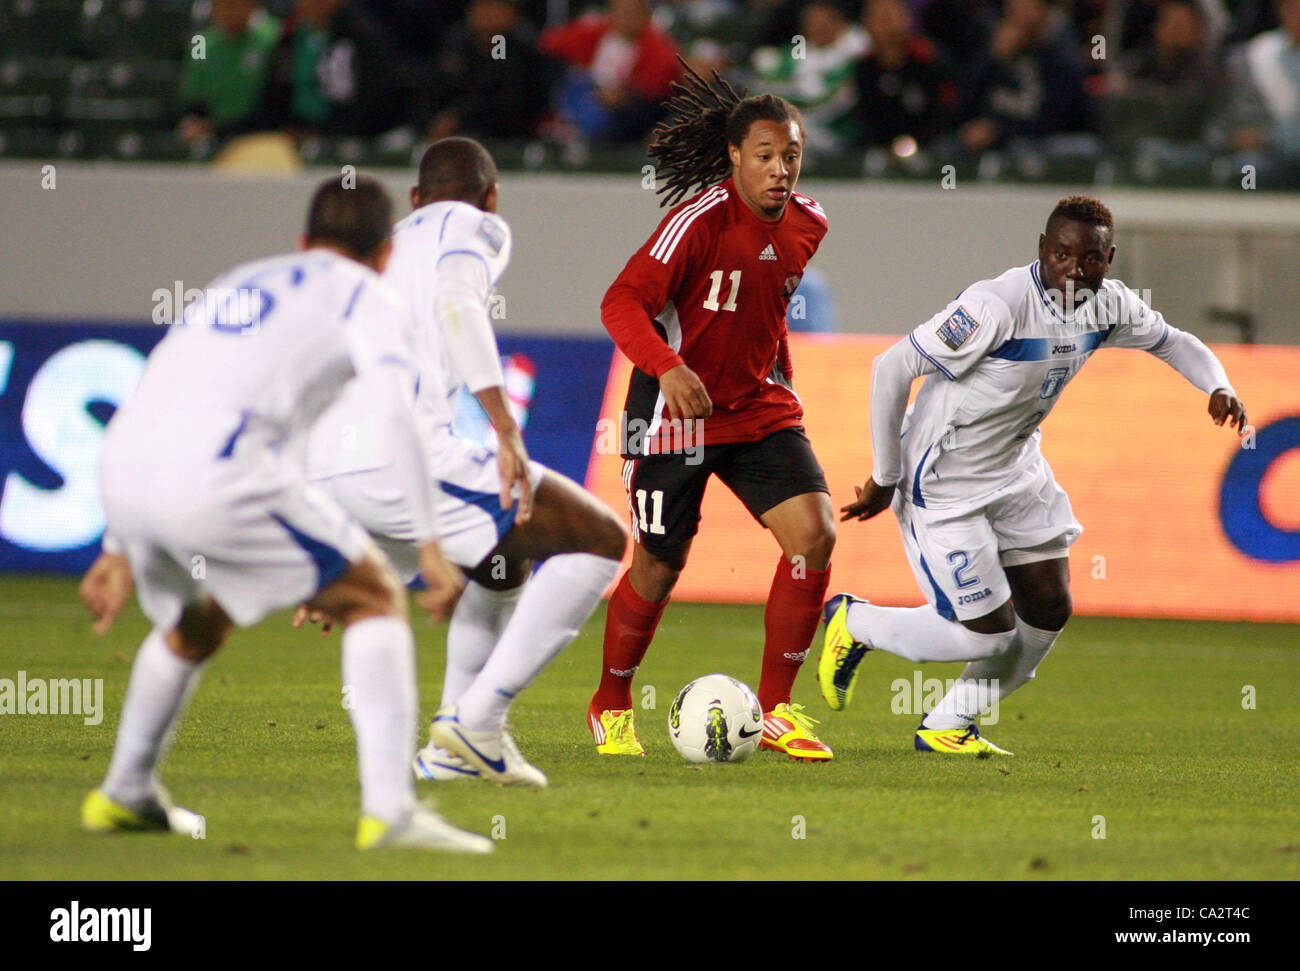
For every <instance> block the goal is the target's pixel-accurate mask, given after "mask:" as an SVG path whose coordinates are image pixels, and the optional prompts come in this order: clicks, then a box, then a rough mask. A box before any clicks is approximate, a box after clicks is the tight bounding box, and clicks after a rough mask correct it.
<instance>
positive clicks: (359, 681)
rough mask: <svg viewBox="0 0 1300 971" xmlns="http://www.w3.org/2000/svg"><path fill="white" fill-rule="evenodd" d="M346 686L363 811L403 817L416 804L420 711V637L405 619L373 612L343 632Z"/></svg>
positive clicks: (391, 820) (389, 817)
mask: <svg viewBox="0 0 1300 971" xmlns="http://www.w3.org/2000/svg"><path fill="white" fill-rule="evenodd" d="M343 686H344V690H345V691H346V692H347V694H348V696H349V697H350V699H351V702H352V707H351V709H350V710H349V712H348V713H349V715H350V716H351V717H352V728H353V730H354V731H355V732H356V735H357V767H358V769H359V770H360V775H361V811H362V812H363V813H364V814H365V815H367V816H373V817H375V818H376V819H379V820H381V821H383V822H385V823H395V822H398V821H399V820H401V819H402V818H403V817H405V816H406V814H407V813H408V812H410V810H411V808H412V807H413V806H414V805H415V783H414V782H413V781H412V776H411V760H412V759H413V758H414V757H415V721H416V718H417V717H418V714H419V709H418V701H417V698H416V684H415V639H414V638H413V637H412V635H411V628H410V627H409V626H408V625H407V624H406V622H405V621H401V620H398V619H397V618H396V617H369V618H367V619H365V620H360V621H357V622H356V623H355V624H352V625H350V626H349V627H348V628H347V630H345V631H344V632H343Z"/></svg>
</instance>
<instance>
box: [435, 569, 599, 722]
mask: <svg viewBox="0 0 1300 971" xmlns="http://www.w3.org/2000/svg"><path fill="white" fill-rule="evenodd" d="M618 567H619V561H618V560H610V559H606V558H605V557H603V556H595V555H594V554H591V553H564V554H562V555H560V556H552V557H551V558H550V559H548V560H547V561H546V562H545V563H543V564H542V565H541V566H540V567H539V568H538V569H537V571H536V572H535V573H534V574H533V577H532V579H531V580H529V581H528V583H526V584H525V585H524V593H523V596H522V597H520V598H519V605H518V606H517V607H516V608H515V612H514V615H513V616H512V617H511V618H510V622H509V623H508V624H506V629H505V630H504V631H503V632H502V634H501V639H500V640H499V641H498V642H497V646H496V649H495V650H493V652H492V656H491V657H490V658H488V661H487V664H485V665H483V670H482V671H480V672H479V674H478V677H476V678H475V679H474V681H473V683H472V684H471V685H470V686H469V688H468V689H467V690H466V691H465V693H464V694H463V695H461V697H460V699H459V700H458V701H457V703H456V704H457V712H458V715H459V718H460V722H461V724H462V725H464V726H465V727H466V728H468V729H469V730H470V731H476V732H484V731H489V730H492V729H494V728H498V727H500V726H501V725H502V724H504V722H505V718H506V712H507V711H508V710H509V708H510V703H511V702H512V701H513V700H514V697H515V695H517V694H518V693H519V692H520V691H522V690H523V689H524V688H526V687H527V686H528V685H529V684H530V683H532V680H533V679H534V678H536V677H537V675H538V674H540V673H541V671H542V669H543V668H544V667H546V665H547V664H549V663H550V661H551V659H552V658H554V657H555V656H556V655H557V654H559V653H560V651H562V650H564V648H565V647H567V646H568V645H569V643H570V642H571V641H572V640H573V639H574V638H575V637H577V636H578V630H579V628H581V627H582V625H583V624H584V623H585V622H586V620H587V618H588V617H590V616H591V612H592V611H593V610H595V609H596V604H597V603H599V602H600V595H601V594H602V593H604V592H605V588H606V587H608V586H609V584H610V583H611V582H612V581H613V579H614V575H615V574H616V573H617V572H618Z"/></svg>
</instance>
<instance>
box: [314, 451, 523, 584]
mask: <svg viewBox="0 0 1300 971" xmlns="http://www.w3.org/2000/svg"><path fill="white" fill-rule="evenodd" d="M434 462H435V464H436V468H437V474H438V481H439V483H440V484H441V486H442V493H443V495H442V501H441V502H440V503H439V504H438V544H439V545H440V546H441V547H442V552H443V555H444V556H446V557H447V559H449V560H451V562H453V563H455V564H457V565H458V566H461V567H464V568H466V569H473V568H474V567H476V566H478V565H479V564H480V563H482V562H483V560H485V559H486V558H487V556H488V554H489V553H491V552H492V551H493V550H494V549H496V547H497V545H498V544H499V543H500V542H501V538H502V537H503V536H505V534H506V533H507V532H509V531H510V527H511V526H513V525H514V524H515V509H516V508H517V506H511V508H509V509H502V508H501V476H500V474H499V473H498V471H497V453H496V450H495V449H492V448H489V447H488V446H486V445H481V444H479V443H478V442H475V441H472V440H470V439H467V438H452V439H450V441H449V444H448V445H447V446H446V447H444V448H442V449H440V450H439V452H438V454H437V456H436V457H435V458H434ZM546 471H547V470H546V466H544V465H542V464H541V463H540V462H532V463H531V467H530V469H529V481H530V482H531V483H532V486H533V491H534V493H535V492H536V491H537V489H538V487H539V486H540V485H541V484H542V477H543V476H545V475H546ZM315 484H316V485H318V486H320V487H321V488H322V489H323V490H324V491H325V492H326V493H327V494H328V495H329V496H331V497H332V498H333V499H334V500H335V501H336V502H337V503H338V504H339V505H340V506H342V507H343V508H344V509H345V510H347V511H348V513H350V514H351V515H352V516H353V517H354V518H355V519H356V520H357V521H358V522H359V523H361V525H362V526H364V527H365V528H366V529H367V530H368V531H369V532H370V535H371V536H372V537H373V538H374V540H375V542H376V543H377V544H378V545H379V548H380V549H382V550H383V551H384V552H385V553H387V554H388V558H389V559H390V560H392V562H393V566H394V567H395V568H396V570H397V575H398V576H400V577H401V578H402V582H403V583H410V582H411V581H412V580H414V579H415V578H416V577H417V576H418V575H419V573H420V558H419V548H418V547H417V546H416V545H415V530H414V528H413V527H412V525H411V516H410V512H409V510H408V507H407V503H406V497H405V496H403V495H402V493H401V492H400V491H399V490H398V488H397V487H396V486H395V485H394V484H393V482H392V478H391V476H389V474H388V470H387V469H371V470H369V471H365V472H347V473H343V474H341V475H334V476H330V477H328V478H322V479H317V480H316V481H315Z"/></svg>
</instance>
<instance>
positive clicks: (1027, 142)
mask: <svg viewBox="0 0 1300 971" xmlns="http://www.w3.org/2000/svg"><path fill="white" fill-rule="evenodd" d="M68 2H71V0H68ZM133 4H134V7H133V6H132V5H133ZM4 5H8V7H12V8H13V11H15V12H16V13H15V14H14V15H13V16H11V17H10V24H9V26H12V24H13V23H15V22H17V21H15V20H14V17H15V16H17V17H18V19H19V20H21V16H20V14H21V13H22V10H23V9H26V8H27V7H31V8H33V9H36V8H37V7H38V6H39V5H35V4H32V3H31V2H30V0H0V6H4ZM24 5H26V6H24ZM112 6H113V4H112V3H111V2H110V3H98V4H97V6H96V9H100V8H104V9H108V8H110V7H112ZM120 6H121V7H122V8H123V9H124V10H126V8H128V7H130V8H132V9H134V8H137V7H138V8H140V9H141V10H143V11H145V12H144V13H143V14H137V16H138V17H139V18H140V19H139V20H138V21H136V24H137V25H138V28H143V26H144V25H145V24H146V23H148V22H149V19H150V17H151V16H153V14H152V13H151V12H152V11H154V10H161V9H163V8H164V7H169V8H170V9H172V10H173V11H175V10H177V9H182V8H183V9H184V11H185V15H186V17H188V18H191V19H189V20H187V22H186V24H185V29H184V30H178V31H177V32H176V33H175V34H174V35H173V36H172V37H170V38H169V39H168V41H167V45H168V49H169V50H170V51H172V52H174V54H173V63H175V64H176V65H177V66H178V67H179V70H180V82H179V90H177V91H176V97H175V98H173V99H172V102H171V104H170V106H169V107H168V108H167V110H166V111H165V112H164V117H163V118H161V119H159V126H158V127H160V128H166V129H167V130H168V131H171V132H174V133H175V135H178V136H179V137H180V139H181V140H183V141H184V143H185V144H187V145H190V146H194V145H197V144H199V143H204V144H208V145H212V144H217V145H220V144H222V143H224V142H225V141H226V140H227V139H229V138H231V137H232V136H236V135H240V134H246V133H249V132H262V131H283V132H287V133H289V134H291V135H292V136H294V137H295V139H298V140H301V139H303V138H304V137H308V136H312V135H318V136H323V137H325V138H352V139H363V140H373V139H376V138H377V137H379V136H382V135H385V134H388V133H392V132H394V131H403V132H406V133H407V134H408V136H409V137H410V138H413V139H414V140H422V139H425V138H437V137H441V136H446V135H450V134H454V133H462V134H466V135H472V136H476V137H479V138H482V139H487V140H489V141H494V142H498V141H515V142H530V141H538V142H542V143H546V144H549V145H556V146H568V147H574V146H577V147H587V146H593V147H599V146H606V147H607V146H620V145H623V146H637V145H639V144H640V143H642V142H643V141H644V140H645V139H646V138H647V136H648V134H649V132H650V131H651V129H652V128H653V127H654V125H655V124H656V122H657V121H659V120H660V117H661V107H660V106H661V104H662V102H663V99H664V98H665V96H666V95H667V94H668V90H669V86H670V85H671V83H672V82H673V81H674V80H675V79H677V77H678V76H679V74H680V71H681V68H680V66H679V63H678V55H680V56H681V57H682V58H684V59H685V61H686V63H688V64H689V65H690V66H691V67H692V68H694V69H695V70H697V71H699V72H700V73H702V74H706V75H707V73H708V72H710V71H713V70H716V71H718V72H720V73H721V74H722V75H723V76H724V77H726V78H727V79H728V80H729V81H731V82H732V83H733V84H734V85H736V86H737V87H738V88H742V87H748V88H749V89H750V90H751V91H759V90H762V91H771V92H774V93H777V94H780V95H782V96H784V97H785V98H787V99H788V100H790V101H792V102H793V103H795V104H796V105H797V106H798V107H799V108H800V109H801V110H802V111H803V114H804V117H805V120H806V122H807V125H808V144H809V148H810V150H811V152H810V161H812V162H813V163H814V166H813V168H810V171H815V170H816V166H817V165H819V164H825V162H827V161H828V160H836V159H839V160H851V161H852V163H853V165H854V166H855V167H856V169H857V171H865V172H866V173H867V174H873V173H880V172H883V171H885V170H886V169H892V170H901V171H906V170H907V169H908V168H909V167H911V168H913V169H915V170H918V171H920V170H925V171H933V166H932V164H931V163H932V162H933V160H934V159H935V157H943V158H960V157H964V158H968V159H969V158H986V159H987V160H988V164H990V165H993V166H994V167H995V168H996V166H997V165H998V164H1004V165H1005V164H1011V165H1013V166H1014V165H1016V164H1017V163H1016V160H1017V159H1020V160H1022V162H1023V160H1025V159H1029V160H1030V161H1032V160H1033V159H1037V160H1039V161H1040V162H1042V161H1043V160H1046V161H1052V160H1061V159H1066V160H1069V159H1075V160H1083V161H1086V162H1090V163H1092V164H1096V163H1097V162H1098V161H1099V160H1102V159H1104V158H1106V157H1108V156H1110V155H1119V156H1122V157H1124V158H1126V159H1129V160H1136V164H1137V166H1138V168H1139V170H1140V169H1141V167H1142V166H1143V165H1146V166H1148V167H1157V168H1158V167H1161V166H1163V167H1166V168H1169V167H1174V168H1176V167H1177V166H1179V165H1191V166H1195V165H1202V166H1206V165H1210V164H1212V163H1214V162H1215V161H1216V160H1217V162H1218V163H1219V164H1220V165H1221V166H1223V167H1224V170H1225V171H1227V170H1231V171H1233V172H1235V171H1237V170H1238V169H1239V168H1240V167H1241V166H1242V165H1245V164H1250V165H1254V166H1255V167H1256V169H1257V170H1258V174H1259V179H1260V184H1261V185H1266V184H1271V185H1275V186H1286V185H1295V184H1300V176H1298V173H1300V0H596V2H595V3H594V4H592V5H585V4H584V3H583V0H197V2H195V3H191V2H190V0H122V3H121V4H120ZM90 7H91V4H89V3H87V4H86V5H85V9H86V10H89V8H90ZM20 8H21V9H20ZM138 28H137V27H132V28H131V29H128V30H126V31H124V32H123V35H124V37H125V41H124V42H125V43H127V44H129V43H130V42H131V38H132V37H135V36H137V35H138V36H139V37H140V38H143V37H144V36H145V35H146V34H147V33H148V31H145V30H143V29H138ZM195 28H201V30H198V31H196V29H195ZM196 34H197V36H195V35H196ZM200 37H201V44H200V43H199V38H200ZM11 38H12V40H13V44H14V46H18V45H19V44H20V43H22V44H25V43H27V41H25V40H20V39H19V38H20V35H19V33H17V32H12V31H11ZM2 47H3V43H2V42H0V48H2ZM4 67H5V70H8V71H10V73H12V67H11V64H10V62H8V61H7V62H6V63H5V65H4ZM173 76H174V75H173ZM6 77H8V75H6V74H5V73H4V71H0V87H2V86H3V83H4V82H5V79H6ZM111 80H112V78H111V72H110V81H111ZM173 83H174V82H173ZM173 90H175V88H173ZM2 93H3V92H0V94H2ZM2 100H3V99H2V98H0V101H2ZM2 107H3V106H0V108H2ZM111 107H112V106H110V108H111ZM0 114H3V111H0ZM3 120H4V119H3V118H0V122H3ZM999 159H1000V160H1001V162H999ZM1021 168H1022V169H1023V168H1024V165H1023V164H1022V165H1021ZM985 174H990V173H985ZM991 174H993V175H996V172H992V173H991Z"/></svg>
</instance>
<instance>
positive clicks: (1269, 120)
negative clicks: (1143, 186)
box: [1217, 0, 1300, 188]
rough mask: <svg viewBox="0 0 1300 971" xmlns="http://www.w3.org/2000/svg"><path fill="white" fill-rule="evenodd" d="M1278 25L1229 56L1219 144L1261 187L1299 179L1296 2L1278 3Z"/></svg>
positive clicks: (1299, 14) (1299, 11)
mask: <svg viewBox="0 0 1300 971" xmlns="http://www.w3.org/2000/svg"><path fill="white" fill-rule="evenodd" d="M1276 8H1277V18H1278V22H1279V23H1280V24H1281V25H1282V26H1281V27H1279V28H1278V29H1277V30H1270V31H1266V32H1265V33H1262V34H1260V35H1259V36H1258V37H1256V38H1254V39H1253V40H1251V41H1250V42H1248V43H1247V44H1245V45H1243V46H1242V47H1240V48H1238V49H1237V50H1236V51H1234V52H1233V54H1232V56H1231V58H1230V59H1229V64H1228V76H1229V83H1228V86H1227V92H1226V104H1225V105H1224V107H1223V109H1222V113H1221V115H1220V117H1219V119H1218V125H1217V127H1218V130H1219V134H1218V139H1217V140H1218V143H1219V144H1220V146H1221V147H1223V148H1226V149H1229V150H1231V151H1234V152H1237V153H1241V154H1240V156H1239V157H1240V158H1243V159H1245V160H1246V161H1249V162H1251V163H1253V164H1257V165H1258V167H1259V184H1260V185H1261V186H1265V187H1282V186H1289V187H1292V188H1294V187H1295V185H1296V181H1297V176H1300V0H1277V2H1276Z"/></svg>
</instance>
